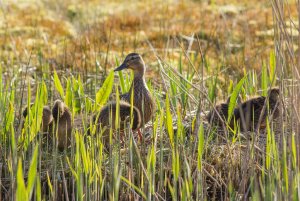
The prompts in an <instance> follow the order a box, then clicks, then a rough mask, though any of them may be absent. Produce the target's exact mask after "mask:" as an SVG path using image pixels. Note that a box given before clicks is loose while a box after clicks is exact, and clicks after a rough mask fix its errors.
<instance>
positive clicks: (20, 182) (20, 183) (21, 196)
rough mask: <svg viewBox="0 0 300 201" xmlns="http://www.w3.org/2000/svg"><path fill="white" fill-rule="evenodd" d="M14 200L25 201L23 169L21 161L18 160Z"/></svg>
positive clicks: (25, 191)
mask: <svg viewBox="0 0 300 201" xmlns="http://www.w3.org/2000/svg"><path fill="white" fill-rule="evenodd" d="M16 194H17V195H16V198H17V200H18V201H19V200H20V201H23V200H24V201H26V200H28V198H27V190H26V186H25V181H24V176H23V168H22V160H21V158H20V159H19V162H18V170H17V192H16Z"/></svg>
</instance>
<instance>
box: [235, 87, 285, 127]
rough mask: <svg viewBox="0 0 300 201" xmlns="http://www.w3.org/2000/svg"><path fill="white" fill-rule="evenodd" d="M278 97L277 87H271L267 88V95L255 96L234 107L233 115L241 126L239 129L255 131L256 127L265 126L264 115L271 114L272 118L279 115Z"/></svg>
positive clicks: (279, 104)
mask: <svg viewBox="0 0 300 201" xmlns="http://www.w3.org/2000/svg"><path fill="white" fill-rule="evenodd" d="M279 99H280V90H279V88H271V89H269V90H268V96H267V97H264V96H259V97H255V98H252V99H250V100H248V101H245V102H244V103H242V104H240V105H239V106H238V107H237V108H236V109H235V111H234V116H235V118H236V119H237V120H238V121H239V122H240V124H241V126H242V128H241V130H242V131H255V130H257V129H263V128H265V127H266V117H267V116H268V115H269V114H270V115H271V116H272V119H273V120H274V119H277V118H278V117H279V116H280V107H281V103H280V100H279ZM265 104H268V105H265ZM260 116H261V117H260ZM260 118H261V119H260Z"/></svg>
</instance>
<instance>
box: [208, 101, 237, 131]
mask: <svg viewBox="0 0 300 201" xmlns="http://www.w3.org/2000/svg"><path fill="white" fill-rule="evenodd" d="M241 101H242V99H241V96H238V98H237V104H240V103H241ZM229 102H230V97H228V99H227V101H226V102H225V103H220V104H217V105H216V106H214V108H213V109H212V110H211V111H210V112H209V113H208V114H207V116H206V120H207V121H208V122H209V123H210V124H211V125H215V126H223V125H224V126H225V123H226V121H227V119H228V108H229ZM233 123H234V117H233V118H231V122H230V124H229V126H230V127H233Z"/></svg>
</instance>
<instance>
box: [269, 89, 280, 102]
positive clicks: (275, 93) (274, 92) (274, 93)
mask: <svg viewBox="0 0 300 201" xmlns="http://www.w3.org/2000/svg"><path fill="white" fill-rule="evenodd" d="M268 94H269V99H270V100H274V101H277V100H278V99H279V95H280V90H279V88H278V87H274V88H271V89H269V91H268Z"/></svg>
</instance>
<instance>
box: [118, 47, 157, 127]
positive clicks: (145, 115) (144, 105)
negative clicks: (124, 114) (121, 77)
mask: <svg viewBox="0 0 300 201" xmlns="http://www.w3.org/2000/svg"><path fill="white" fill-rule="evenodd" d="M126 68H128V69H132V70H133V72H134V79H133V82H132V84H131V87H130V90H129V91H128V93H126V94H122V95H121V96H120V99H121V100H124V101H126V102H128V103H130V97H131V94H133V96H134V97H133V105H134V106H135V107H137V109H138V110H139V111H140V114H141V125H140V126H143V125H145V124H146V123H147V122H149V121H150V120H151V118H152V116H153V113H154V111H155V101H154V99H153V98H152V95H151V94H150V91H149V89H148V87H147V85H146V82H145V77H144V75H145V71H146V67H145V63H144V61H143V59H142V57H141V56H140V55H139V54H137V53H130V54H128V55H127V56H126V58H125V60H124V62H123V64H122V65H121V66H120V67H118V68H117V69H115V71H119V70H123V69H126ZM132 90H133V93H132Z"/></svg>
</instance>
